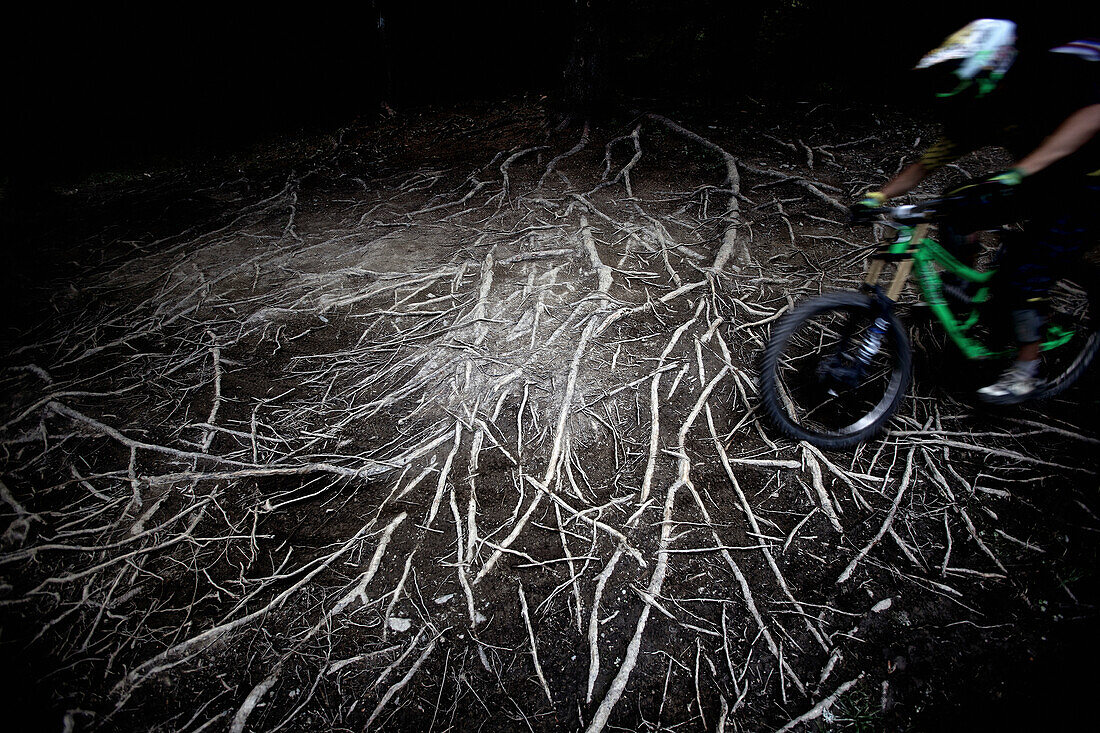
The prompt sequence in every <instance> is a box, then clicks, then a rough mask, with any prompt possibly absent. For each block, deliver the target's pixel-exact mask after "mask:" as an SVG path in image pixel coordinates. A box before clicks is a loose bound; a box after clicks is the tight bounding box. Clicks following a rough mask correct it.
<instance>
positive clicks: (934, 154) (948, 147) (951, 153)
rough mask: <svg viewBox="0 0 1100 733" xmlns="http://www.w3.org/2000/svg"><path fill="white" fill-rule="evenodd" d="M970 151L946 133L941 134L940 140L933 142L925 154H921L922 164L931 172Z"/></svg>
mask: <svg viewBox="0 0 1100 733" xmlns="http://www.w3.org/2000/svg"><path fill="white" fill-rule="evenodd" d="M967 152H968V151H967V150H966V149H964V148H963V147H962V146H961V145H959V143H957V142H955V140H953V139H952V138H950V137H947V136H946V135H944V136H941V137H940V139H939V140H937V141H936V142H935V143H933V144H932V146H931V147H930V148H928V149H927V150H925V151H924V155H922V156H921V159H920V164H921V166H922V167H923V168H924V169H925V170H926V171H928V172H929V173H931V172H932V171H937V170H939V169H940V168H943V167H944V166H945V165H947V164H949V163H954V162H955V161H956V160H958V159H959V158H961V157H962V156H964V155H966V153H967Z"/></svg>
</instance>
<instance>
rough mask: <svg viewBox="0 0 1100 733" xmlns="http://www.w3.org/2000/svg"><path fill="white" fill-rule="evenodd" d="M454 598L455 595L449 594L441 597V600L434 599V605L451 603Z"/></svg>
mask: <svg viewBox="0 0 1100 733" xmlns="http://www.w3.org/2000/svg"><path fill="white" fill-rule="evenodd" d="M454 597H455V594H454V593H448V594H447V595H445V596H440V597H439V598H436V599H434V603H435V605H437V606H442V605H443V604H444V603H447V602H448V601H450V600H451V599H452V598H454Z"/></svg>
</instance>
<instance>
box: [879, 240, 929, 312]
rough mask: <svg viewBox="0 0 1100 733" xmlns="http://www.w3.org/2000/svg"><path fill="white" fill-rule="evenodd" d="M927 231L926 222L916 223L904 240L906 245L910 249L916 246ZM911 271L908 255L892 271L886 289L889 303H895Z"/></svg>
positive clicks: (910, 260) (911, 260)
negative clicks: (888, 285) (890, 279)
mask: <svg viewBox="0 0 1100 733" xmlns="http://www.w3.org/2000/svg"><path fill="white" fill-rule="evenodd" d="M927 232H928V225H927V224H918V225H917V226H916V227H914V229H913V232H912V235H911V236H910V238H909V241H908V242H906V246H907V247H908V248H909V249H910V250H912V248H914V247H916V246H918V245H919V244H920V242H921V240H923V239H924V235H925V234H926V233H927ZM912 271H913V259H912V258H911V257H910V258H908V259H905V260H903V261H901V262H899V263H898V269H897V272H895V273H894V279H893V280H892V281H890V288H889V290H887V291H886V297H887V298H888V299H889V300H890V302H891V303H896V302H897V300H898V296H900V295H901V291H902V288H904V287H905V283H906V281H907V280H908V279H909V273H911V272H912Z"/></svg>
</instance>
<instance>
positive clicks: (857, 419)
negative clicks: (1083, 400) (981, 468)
mask: <svg viewBox="0 0 1100 733" xmlns="http://www.w3.org/2000/svg"><path fill="white" fill-rule="evenodd" d="M949 209H950V201H949V199H938V200H935V201H930V202H927V203H925V204H920V205H909V206H899V207H894V208H890V207H884V208H882V209H881V211H880V219H881V220H882V222H883V223H885V224H887V225H888V226H890V227H892V228H893V229H894V230H896V232H897V236H896V238H895V239H894V240H893V241H892V242H888V243H886V244H885V245H883V246H880V247H879V248H878V249H877V251H875V252H874V254H873V255H872V256H871V258H870V265H869V267H868V269H867V273H866V275H865V277H864V279H863V282H862V284H861V285H860V287H859V289H858V291H850V292H838V293H829V294H825V295H821V296H818V297H815V298H813V299H811V300H808V301H805V302H803V303H801V304H798V305H796V306H795V307H794V308H793V309H792V310H791V311H790V312H788V313H787V314H786V315H785V316H784V317H783V318H782V319H781V320H780V321H779V322H778V323H777V324H776V326H775V327H774V328H773V330H772V332H771V336H770V338H769V340H768V343H767V346H766V347H765V349H764V353H763V357H762V359H761V364H760V375H759V387H760V400H761V402H762V406H763V409H764V413H765V415H766V417H767V418H768V419H769V421H770V422H771V423H772V424H773V425H774V426H775V427H776V428H777V429H778V430H779V431H780V432H781V433H783V434H784V435H786V436H787V437H789V438H792V439H795V440H805V441H807V442H809V443H811V444H813V445H816V446H818V447H821V448H847V447H851V446H854V445H857V444H859V443H862V442H864V441H867V440H869V439H871V438H873V437H875V436H876V435H878V434H879V433H880V432H881V431H882V430H883V429H884V428H885V427H886V425H887V423H888V421H889V420H890V418H891V417H892V416H893V415H894V414H895V413H896V412H897V411H898V409H899V408H900V407H901V405H902V403H903V402H904V400H905V397H906V392H907V389H908V387H909V383H910V373H911V367H912V360H913V352H912V347H911V344H910V339H909V333H908V328H907V326H906V324H905V323H904V322H903V320H902V318H901V317H900V314H899V303H898V299H899V297H900V296H901V295H902V292H903V289H904V288H905V285H906V283H907V282H908V281H909V279H910V277H914V276H915V282H916V285H917V288H918V290H919V292H920V295H921V300H922V301H923V303H924V304H925V305H927V306H928V308H929V309H930V311H931V315H932V319H931V322H932V324H933V328H934V329H936V330H940V331H942V332H943V333H946V336H947V340H948V341H950V342H953V343H954V344H955V346H957V347H958V349H959V350H960V352H961V353H962V355H963V356H964V357H965V359H966V360H967V363H969V362H970V360H988V359H1004V358H1008V357H1010V356H1011V355H1012V354H1014V353H1015V344H1014V342H1013V341H1012V339H1011V335H1010V334H1005V333H1004V332H1005V330H1006V329H1005V328H1004V327H1003V324H1006V323H1008V322H1009V320H1010V316H1009V314H1008V311H1007V310H1005V309H1004V308H1003V306H998V299H997V298H996V297H994V295H995V293H996V291H997V286H996V283H997V280H996V269H995V268H991V269H985V270H980V269H975V268H974V267H971V266H969V265H968V264H964V263H963V262H961V261H960V260H959V259H958V258H957V257H956V256H955V255H954V254H953V253H952V252H951V251H949V250H948V249H947V248H945V247H944V246H943V245H941V244H940V243H938V242H936V241H935V240H933V239H931V238H930V237H929V236H928V235H929V231H930V229H931V226H932V224H933V223H934V222H937V221H941V220H942V219H943V218H944V216H945V212H946V211H948V210H949ZM889 271H892V273H893V275H892V278H890V279H889V281H888V283H886V284H885V286H884V285H883V284H880V281H882V280H884V273H887V272H889ZM947 273H949V274H950V275H949V276H948V277H947V278H945V277H944V275H945V274H947ZM959 285H962V287H959ZM1002 300H1003V298H1002ZM1045 306H1046V307H1045V310H1046V313H1045V315H1046V325H1045V328H1046V333H1045V335H1044V340H1043V342H1042V345H1041V346H1042V359H1043V383H1042V385H1041V386H1040V388H1039V390H1038V392H1037V394H1036V396H1035V399H1045V398H1050V397H1053V396H1055V395H1057V394H1059V393H1061V392H1063V391H1064V390H1065V389H1067V388H1068V387H1069V386H1070V385H1071V384H1073V383H1074V382H1075V381H1076V380H1077V379H1078V378H1079V377H1080V376H1081V375H1082V374H1083V373H1084V371H1085V370H1086V369H1087V367H1088V366H1089V364H1090V362H1092V360H1093V358H1094V357H1095V356H1096V352H1097V349H1098V348H1100V277H1097V274H1096V270H1095V268H1094V267H1092V266H1090V265H1088V264H1087V263H1084V262H1083V263H1082V266H1080V267H1076V268H1074V271H1073V272H1072V273H1071V274H1070V275H1069V276H1067V277H1064V278H1063V279H1062V280H1059V281H1058V282H1057V284H1056V285H1055V286H1054V287H1053V288H1052V290H1051V292H1050V295H1049V297H1048V299H1047V303H1046V304H1045ZM998 334H1000V341H998Z"/></svg>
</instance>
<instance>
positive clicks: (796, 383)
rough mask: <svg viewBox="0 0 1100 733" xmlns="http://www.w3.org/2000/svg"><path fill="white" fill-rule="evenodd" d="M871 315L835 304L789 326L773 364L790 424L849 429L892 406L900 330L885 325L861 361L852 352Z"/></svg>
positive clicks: (900, 383)
mask: <svg viewBox="0 0 1100 733" xmlns="http://www.w3.org/2000/svg"><path fill="white" fill-rule="evenodd" d="M875 316H876V313H875V312H874V311H873V310H872V309H869V308H865V307H857V306H851V307H847V308H845V307H841V308H838V309H833V310H829V311H825V312H822V313H818V314H814V315H812V316H810V317H809V318H806V319H805V320H804V321H802V322H801V323H799V324H798V327H797V328H795V329H794V330H793V331H792V333H791V334H790V336H789V337H788V339H787V343H786V347H785V348H784V349H783V352H782V356H781V357H780V358H779V359H778V360H777V362H776V365H775V383H776V391H777V394H778V396H779V402H780V404H781V406H782V408H783V410H784V412H786V414H787V418H788V419H789V421H790V422H791V423H792V424H794V425H796V426H798V427H799V428H801V429H802V430H804V431H806V432H808V433H811V434H816V435H835V436H845V435H854V434H857V433H860V432H862V431H864V430H867V429H868V428H871V427H872V426H875V425H877V424H878V423H880V422H881V421H882V420H883V419H885V417H887V416H888V415H889V414H890V412H892V411H893V409H894V406H895V405H896V404H897V400H898V398H899V396H900V394H901V392H902V391H903V390H904V388H905V374H904V368H903V366H902V360H901V355H900V353H899V346H900V345H899V343H898V340H899V337H900V334H899V333H898V332H897V330H896V329H895V328H894V327H893V326H892V325H888V326H887V328H886V331H885V333H884V334H883V336H882V341H881V346H880V348H879V349H878V351H877V352H876V353H874V354H873V355H872V356H870V358H869V359H868V360H867V363H866V364H863V363H862V362H860V361H859V357H858V351H859V347H860V346H861V345H862V344H865V343H866V342H867V338H868V334H869V329H870V328H871V325H872V323H873V322H874V320H875Z"/></svg>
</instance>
